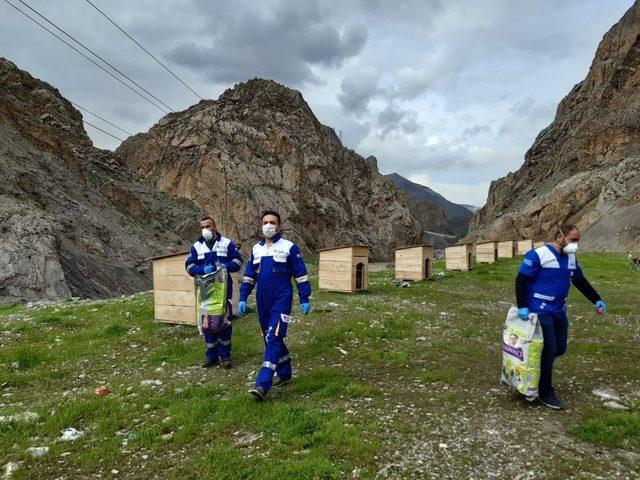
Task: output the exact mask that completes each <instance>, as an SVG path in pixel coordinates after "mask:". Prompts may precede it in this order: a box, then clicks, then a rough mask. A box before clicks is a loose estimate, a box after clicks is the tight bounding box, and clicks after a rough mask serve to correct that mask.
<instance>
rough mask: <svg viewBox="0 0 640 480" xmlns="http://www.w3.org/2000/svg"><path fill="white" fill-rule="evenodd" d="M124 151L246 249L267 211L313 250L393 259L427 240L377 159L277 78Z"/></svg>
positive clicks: (134, 165) (231, 94)
mask: <svg viewBox="0 0 640 480" xmlns="http://www.w3.org/2000/svg"><path fill="white" fill-rule="evenodd" d="M117 152H118V153H119V154H120V155H122V157H123V158H124V160H125V161H126V162H127V165H128V166H129V167H130V168H131V169H132V170H133V171H135V172H137V173H138V174H139V175H141V176H142V177H144V178H145V179H148V180H150V181H151V182H153V183H154V184H155V185H156V186H157V187H159V188H161V189H162V190H164V191H167V192H170V193H173V194H176V195H180V196H183V197H187V198H190V199H192V200H193V201H194V202H195V203H197V204H198V205H199V206H200V207H202V208H203V209H205V210H207V211H208V212H209V213H210V214H211V215H212V216H213V217H214V218H215V219H216V221H217V223H218V225H219V226H220V227H221V229H222V230H223V231H225V232H226V234H227V235H228V236H229V237H231V238H233V239H235V240H236V241H238V242H240V243H241V244H243V246H244V247H245V251H246V249H247V248H248V247H250V244H251V243H252V242H253V241H255V240H256V239H257V238H258V233H259V226H258V224H259V214H260V212H261V211H262V210H263V209H266V208H272V209H276V210H278V211H280V212H281V214H282V215H283V221H284V222H285V226H286V229H287V230H286V235H287V236H288V237H289V238H291V239H292V240H294V241H296V242H298V243H299V244H300V245H301V247H302V248H303V249H305V250H314V249H317V248H321V247H330V246H336V245H344V244H351V243H359V244H368V245H369V246H370V247H371V251H372V255H373V256H374V257H377V258H389V257H390V256H391V254H392V252H393V249H394V248H395V247H397V246H403V245H408V244H412V243H416V242H417V241H418V240H419V237H420V230H421V229H420V225H419V224H418V222H417V221H416V220H415V219H414V218H413V217H412V216H411V214H410V213H409V210H408V209H407V208H406V206H405V204H404V197H403V195H402V193H401V192H399V191H398V190H397V189H396V188H395V187H394V185H393V184H392V183H391V182H390V181H388V180H386V179H385V178H384V177H383V176H382V175H380V173H379V172H378V169H377V165H376V164H377V162H376V160H375V158H373V157H369V158H368V159H365V158H363V157H361V156H360V155H358V154H357V153H355V152H354V151H352V150H349V149H346V148H344V147H343V146H342V145H341V143H340V140H339V138H338V137H337V136H336V135H335V132H333V130H331V129H330V128H328V127H326V126H324V125H322V124H321V123H320V122H319V121H318V120H317V119H316V117H315V115H314V114H313V112H312V111H311V109H310V108H309V106H308V105H307V103H306V102H305V101H304V99H303V98H302V95H301V94H300V92H298V91H296V90H291V89H289V88H286V87H284V86H282V85H279V84H277V83H275V82H273V81H270V80H261V79H253V80H250V81H248V82H246V83H241V84H238V85H236V86H235V87H234V88H232V89H229V90H227V91H225V92H224V93H223V94H222V95H221V96H220V98H219V99H218V100H217V101H213V100H203V101H201V102H200V103H198V104H196V105H194V106H192V107H191V108H189V109H187V110H185V111H183V112H179V113H174V114H169V115H167V116H166V117H164V118H163V119H162V120H160V122H158V124H156V125H155V126H153V127H152V128H151V129H150V130H149V132H148V133H146V134H139V135H136V136H134V137H131V138H129V139H127V140H126V141H125V142H124V143H123V144H122V145H121V146H120V147H119V148H118V150H117Z"/></svg>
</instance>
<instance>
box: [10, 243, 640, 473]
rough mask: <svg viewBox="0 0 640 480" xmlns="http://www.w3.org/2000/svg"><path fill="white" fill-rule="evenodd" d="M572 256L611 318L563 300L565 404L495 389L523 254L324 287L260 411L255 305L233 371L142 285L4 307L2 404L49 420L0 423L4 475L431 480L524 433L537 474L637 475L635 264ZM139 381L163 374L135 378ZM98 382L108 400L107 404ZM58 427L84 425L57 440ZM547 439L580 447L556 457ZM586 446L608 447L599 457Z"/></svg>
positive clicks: (496, 463) (499, 459)
mask: <svg viewBox="0 0 640 480" xmlns="http://www.w3.org/2000/svg"><path fill="white" fill-rule="evenodd" d="M581 263H582V265H583V268H584V270H585V272H586V274H587V277H588V278H590V279H591V281H592V283H593V284H594V285H595V286H596V288H597V289H598V290H599V291H600V293H601V294H602V295H603V297H604V298H605V300H606V301H607V304H608V306H609V312H610V313H609V314H608V315H605V316H597V315H595V313H594V312H593V309H592V307H591V306H590V305H589V304H588V302H587V301H586V300H584V299H583V298H581V297H580V295H579V294H577V293H576V292H572V293H571V296H570V300H569V303H570V319H571V327H570V336H571V338H570V345H569V351H568V353H567V355H565V356H564V357H563V358H561V359H559V360H558V363H557V368H556V375H555V381H556V383H557V384H558V385H559V387H558V390H559V391H560V392H561V394H562V397H563V399H564V400H565V401H566V403H567V404H568V405H569V407H570V408H569V409H568V410H566V411H565V412H562V413H559V414H557V413H552V412H549V411H547V410H544V409H542V408H541V407H538V406H532V405H529V404H527V403H526V402H522V401H520V400H519V399H518V398H517V396H516V395H514V394H513V393H512V392H510V391H509V390H507V389H504V388H501V387H499V386H498V385H497V376H498V372H499V367H500V331H501V325H502V322H503V321H504V316H505V312H506V309H507V305H505V304H504V303H500V302H510V301H512V300H513V279H514V275H515V272H516V270H517V260H513V261H500V262H499V263H498V264H495V265H479V266H476V267H475V268H474V270H472V271H471V272H465V273H462V272H442V271H441V270H442V265H441V263H440V262H436V264H435V268H434V271H435V272H436V273H437V274H436V275H435V276H434V279H433V280H429V281H425V282H414V283H411V286H410V287H409V288H398V287H396V286H395V285H394V282H393V272H391V271H382V272H376V273H372V274H371V275H370V289H369V290H368V291H367V292H364V293H359V294H354V295H348V294H338V293H330V292H319V291H317V289H315V290H314V296H313V302H312V303H313V306H314V311H313V313H312V314H311V315H309V316H307V317H301V316H300V315H299V312H298V311H297V310H295V311H294V319H295V322H294V323H292V324H291V325H290V329H289V338H288V344H289V348H290V350H291V353H292V356H293V358H294V372H295V379H294V382H293V383H292V384H291V385H289V386H287V387H285V388H282V389H278V390H274V391H273V392H272V394H270V398H269V401H267V402H265V403H256V402H255V401H254V399H253V398H251V397H250V396H249V395H247V393H246V391H247V389H248V388H249V386H250V385H251V384H252V381H253V380H254V379H255V372H256V371H257V370H258V369H259V366H260V363H261V357H262V353H263V345H262V339H261V337H260V335H259V329H258V327H257V319H256V314H255V313H251V314H250V315H249V316H248V317H247V318H245V319H242V320H240V321H238V322H237V323H236V324H235V325H234V334H233V360H234V363H235V365H236V366H235V368H234V369H232V370H230V371H226V370H221V369H210V370H203V369H201V368H199V366H198V365H199V362H200V361H201V359H202V355H203V347H204V345H203V341H202V338H201V337H199V336H198V335H197V331H196V329H195V327H190V326H177V325H167V324H161V323H156V322H154V321H153V299H152V296H151V294H148V293H147V294H141V295H136V296H133V297H130V298H126V299H116V300H112V301H106V302H96V303H88V304H76V303H73V302H62V303H61V304H59V305H57V306H52V307H47V308H42V309H40V310H35V311H32V310H25V309H24V307H22V306H20V305H15V306H9V307H0V384H2V387H1V388H0V393H2V395H3V396H2V397H0V415H11V414H14V413H19V412H25V411H30V412H35V413H37V414H39V418H38V420H36V421H31V422H0V466H2V465H4V464H5V463H7V462H9V461H13V462H23V463H22V464H21V467H20V468H19V469H18V471H17V472H16V473H15V474H14V476H13V478H17V479H20V478H24V479H27V478H57V477H67V478H69V477H73V478H90V477H92V476H98V477H105V478H106V477H110V476H118V477H125V478H154V477H159V478H176V479H177V478H180V479H182V478H224V479H236V478H237V479H241V478H242V479H245V478H250V479H253V478H255V479H271V478H273V479H298V478H305V479H306V478H348V477H350V476H352V472H354V469H356V470H355V471H356V472H358V473H357V475H358V476H360V478H374V477H376V476H382V477H384V476H385V475H386V476H387V477H390V478H405V477H415V478H425V477H426V476H427V474H425V473H424V471H427V470H428V471H429V472H431V473H430V475H432V477H434V478H438V476H444V475H453V476H454V477H456V476H457V477H459V478H462V477H465V473H468V472H470V471H475V472H478V473H477V476H478V478H482V472H485V474H488V473H487V472H488V471H487V470H483V468H488V467H487V465H489V464H490V465H491V468H492V469H494V470H495V471H498V472H503V473H504V476H509V475H510V476H515V475H516V474H517V473H513V471H512V470H510V468H512V467H511V464H512V463H513V462H510V460H509V457H508V456H505V455H504V454H503V453H500V452H502V450H497V448H498V447H497V446H500V448H504V449H507V448H508V447H509V442H516V440H510V438H511V437H510V436H509V435H511V434H513V432H518V434H519V436H521V437H522V438H526V439H527V440H526V442H527V443H528V444H530V445H532V446H531V447H530V448H532V449H533V450H532V452H531V453H532V455H534V456H536V455H537V456H541V457H544V458H546V459H547V461H545V462H544V463H543V464H541V465H540V466H539V467H538V468H539V472H538V473H539V474H540V475H541V478H566V477H567V476H570V475H572V474H573V473H572V472H575V470H576V469H578V470H579V471H581V472H583V473H584V475H591V476H604V477H608V476H612V475H613V473H615V472H621V473H625V474H627V473H628V472H629V471H631V469H633V468H636V469H637V468H638V466H637V465H635V466H634V465H633V462H632V461H630V460H624V461H622V460H615V461H614V460H613V458H614V455H615V452H618V451H625V450H628V451H637V450H638V449H639V448H640V432H639V429H640V424H639V420H638V408H637V402H638V398H637V397H638V392H639V391H640V352H639V350H640V349H638V348H637V345H638V332H639V331H640V329H639V328H638V327H639V326H640V325H639V323H640V322H639V321H638V317H637V316H635V312H637V311H638V310H639V309H640V298H639V296H638V295H637V285H638V281H639V280H640V278H639V277H640V274H639V273H638V272H635V271H631V270H629V269H628V268H626V258H625V257H624V256H623V255H615V254H589V255H582V256H581ZM311 270H312V271H313V270H314V268H313V267H312V269H311ZM634 289H635V290H634ZM634 291H636V294H634ZM146 379H157V380H160V381H161V382H162V384H161V385H159V386H154V387H143V386H141V385H140V382H141V381H142V380H146ZM103 384H104V385H107V386H108V387H109V388H110V389H111V393H110V394H109V395H107V396H105V397H100V396H97V395H96V394H95V393H94V392H93V390H94V389H95V388H96V387H98V386H100V385H103ZM595 388H606V389H611V390H613V391H615V392H617V393H618V394H620V395H622V396H623V398H624V402H626V404H627V405H629V406H630V407H631V409H630V410H628V411H623V412H618V411H612V410H609V409H606V408H604V407H603V402H602V401H601V400H600V399H598V398H597V397H595V396H593V395H592V394H591V391H592V390H593V389H595ZM496 416H499V417H500V421H498V422H497V421H496V419H495V417H496ZM67 427H74V428H77V429H78V430H81V431H83V432H85V433H84V435H83V436H82V437H81V438H79V439H78V440H76V441H74V442H58V441H56V439H57V438H58V437H59V436H60V433H61V431H62V430H64V429H65V428H67ZM487 430H489V431H491V430H495V431H497V432H498V434H496V436H495V437H491V434H487V433H486V431H487ZM549 432H551V433H549ZM548 435H552V436H553V437H554V439H555V441H557V442H559V443H558V444H561V445H571V448H569V449H568V450H563V449H551V450H545V449H544V447H543V446H541V445H544V444H545V442H546V439H547V436H548ZM492 438H493V439H494V440H493V442H494V443H495V445H497V446H496V447H495V448H494V447H492V445H493V444H492V443H491V441H492ZM127 439H130V440H127ZM520 441H525V440H520ZM500 442H506V443H505V444H504V445H503V443H500ZM580 442H587V443H580ZM441 443H444V444H446V445H447V449H446V450H441V449H439V447H438V445H440V444H441ZM547 443H548V442H547ZM549 444H550V445H553V444H554V443H553V442H551V443H549ZM42 445H46V446H49V447H50V450H49V452H48V453H47V454H46V455H44V456H43V457H40V458H32V457H31V456H30V455H29V454H28V453H27V452H26V449H27V448H28V447H32V446H42ZM589 445H598V446H599V448H606V449H615V450H612V452H613V453H612V454H611V456H610V457H606V458H598V459H594V458H593V457H592V456H590V455H589V450H588V449H589V448H590V447H589ZM536 448H537V449H538V450H536ZM591 448H592V447H591ZM494 450H495V451H494ZM447 452H451V456H449V457H447V456H446V455H447ZM454 453H455V455H454ZM492 455H493V456H492ZM486 458H491V459H492V460H491V461H487V460H486ZM625 458H626V457H625ZM420 462H423V463H420ZM621 462H622V463H621ZM630 462H631V463H630ZM421 465H428V468H427V470H424V471H421V470H420V469H421V468H422V466H421ZM445 465H446V466H447V468H448V470H447V471H446V472H445V471H444V470H439V469H441V468H444V466H445ZM425 468H426V467H425ZM114 469H115V470H118V472H119V473H118V474H117V475H116V474H112V473H111V471H112V470H114ZM381 469H382V470H381ZM385 469H387V470H385ZM380 471H381V472H387V473H386V474H385V473H378V472H380ZM518 471H520V470H518ZM421 472H422V473H421ZM447 472H448V473H447ZM612 472H613V473H612Z"/></svg>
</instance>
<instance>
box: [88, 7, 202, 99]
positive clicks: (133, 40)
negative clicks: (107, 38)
mask: <svg viewBox="0 0 640 480" xmlns="http://www.w3.org/2000/svg"><path fill="white" fill-rule="evenodd" d="M85 1H86V2H87V3H88V4H89V5H91V6H92V7H93V8H95V9H96V10H97V11H98V13H100V15H102V16H103V17H104V18H106V19H107V20H108V21H109V22H111V23H112V24H113V26H114V27H116V28H117V29H118V30H120V31H121V32H122V33H123V34H124V35H126V36H127V37H128V38H129V39H130V40H131V41H132V42H133V43H135V44H136V45H137V46H139V47H140V48H141V49H142V50H144V52H145V53H146V54H147V55H149V56H150V57H151V58H153V59H154V60H155V61H156V63H158V64H159V65H160V66H161V67H162V68H164V69H165V70H166V71H167V72H169V73H170V74H171V75H173V77H174V78H175V79H176V80H178V81H179V82H180V83H181V84H182V85H184V86H185V87H187V88H188V89H189V90H190V91H191V93H193V94H194V95H195V96H196V97H198V98H199V99H200V100H202V97H201V96H200V95H199V94H198V93H197V92H196V91H195V90H194V89H193V88H191V87H190V86H189V85H187V83H186V82H185V81H184V80H182V79H181V78H180V77H179V76H178V75H176V74H175V73H174V72H173V71H172V70H171V69H170V68H169V67H167V66H166V65H165V64H164V63H162V62H161V61H160V60H158V58H157V57H156V56H155V55H154V54H152V53H151V52H150V51H149V50H147V49H146V48H144V47H143V46H142V45H141V44H140V42H138V41H137V40H136V39H135V38H133V37H132V36H131V35H129V34H128V33H127V32H126V31H125V29H124V28H122V27H121V26H120V25H118V24H117V23H116V22H115V21H113V20H112V19H111V18H109V16H108V15H107V14H106V13H104V12H103V11H102V10H100V9H99V8H98V7H97V6H96V5H95V4H94V3H93V2H92V1H91V0H85Z"/></svg>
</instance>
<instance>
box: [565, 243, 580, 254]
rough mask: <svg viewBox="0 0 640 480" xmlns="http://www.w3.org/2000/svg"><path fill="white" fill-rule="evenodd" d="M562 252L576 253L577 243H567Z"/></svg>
mask: <svg viewBox="0 0 640 480" xmlns="http://www.w3.org/2000/svg"><path fill="white" fill-rule="evenodd" d="M562 251H563V252H564V253H576V252H577V251H578V242H571V243H567V244H566V245H565V246H564V247H563V248H562Z"/></svg>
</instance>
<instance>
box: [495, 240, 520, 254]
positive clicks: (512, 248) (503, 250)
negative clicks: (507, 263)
mask: <svg viewBox="0 0 640 480" xmlns="http://www.w3.org/2000/svg"><path fill="white" fill-rule="evenodd" d="M515 254H516V242H514V241H512V240H508V241H505V242H498V258H513V257H515Z"/></svg>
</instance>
